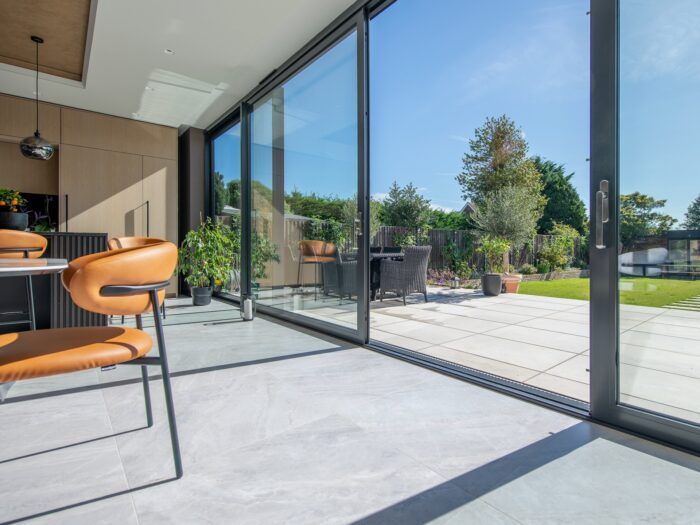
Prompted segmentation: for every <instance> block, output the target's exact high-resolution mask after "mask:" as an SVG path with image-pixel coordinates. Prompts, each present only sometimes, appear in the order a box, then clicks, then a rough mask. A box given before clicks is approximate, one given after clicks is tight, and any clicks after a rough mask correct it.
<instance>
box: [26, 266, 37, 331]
mask: <svg viewBox="0 0 700 525" xmlns="http://www.w3.org/2000/svg"><path fill="white" fill-rule="evenodd" d="M26 282H27V315H28V316H29V326H30V327H31V329H32V330H36V317H35V314H34V290H33V287H32V276H31V275H27V279H26Z"/></svg>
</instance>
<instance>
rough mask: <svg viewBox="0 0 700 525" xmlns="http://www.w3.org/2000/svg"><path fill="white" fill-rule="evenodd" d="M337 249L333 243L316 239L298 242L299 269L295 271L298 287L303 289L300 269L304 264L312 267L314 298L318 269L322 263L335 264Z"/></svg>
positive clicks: (316, 290) (315, 295)
mask: <svg viewBox="0 0 700 525" xmlns="http://www.w3.org/2000/svg"><path fill="white" fill-rule="evenodd" d="M337 252H338V249H337V248H336V246H335V243H332V242H326V241H321V240H316V239H311V240H303V241H299V269H298V271H297V282H298V283H299V286H301V287H302V289H303V288H304V281H303V279H302V277H303V272H302V267H303V265H305V264H313V265H314V281H315V282H314V298H316V297H317V295H318V293H317V292H318V289H317V284H318V267H319V265H321V264H323V263H330V262H335V261H336V257H337ZM321 278H323V273H321Z"/></svg>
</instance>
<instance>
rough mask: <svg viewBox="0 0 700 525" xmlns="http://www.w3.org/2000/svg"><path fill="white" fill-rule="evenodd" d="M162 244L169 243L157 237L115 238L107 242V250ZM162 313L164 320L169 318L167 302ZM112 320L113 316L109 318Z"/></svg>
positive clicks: (162, 306)
mask: <svg viewBox="0 0 700 525" xmlns="http://www.w3.org/2000/svg"><path fill="white" fill-rule="evenodd" d="M161 242H167V241H166V240H164V239H158V238H157V237H113V238H111V239H109V240H108V241H107V248H109V249H110V250H120V249H122V248H139V247H141V246H150V245H152V244H158V243H161ZM160 311H161V312H162V313H163V319H165V318H166V317H167V314H166V312H165V302H163V304H162V305H161V306H160ZM109 318H110V320H111V319H112V316H111V315H110V316H109ZM122 324H124V316H123V315H122Z"/></svg>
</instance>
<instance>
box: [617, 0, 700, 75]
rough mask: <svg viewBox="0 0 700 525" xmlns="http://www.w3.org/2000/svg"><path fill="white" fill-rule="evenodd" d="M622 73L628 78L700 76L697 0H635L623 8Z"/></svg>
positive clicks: (699, 9)
mask: <svg viewBox="0 0 700 525" xmlns="http://www.w3.org/2000/svg"><path fill="white" fill-rule="evenodd" d="M621 18H622V26H621V31H620V33H621V35H620V56H621V62H622V64H621V74H622V76H623V78H624V79H626V80H629V81H639V80H653V79H655V78H658V77H667V76H669V75H679V76H689V77H691V78H700V53H699V52H698V48H700V4H698V3H697V1H696V0H686V1H682V0H677V1H675V2H657V1H652V0H647V1H646V2H635V7H634V10H632V9H629V10H625V9H624V8H623V11H622V15H621Z"/></svg>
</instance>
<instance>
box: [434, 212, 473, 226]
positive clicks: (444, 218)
mask: <svg viewBox="0 0 700 525" xmlns="http://www.w3.org/2000/svg"><path fill="white" fill-rule="evenodd" d="M428 225H429V226H430V227H431V228H433V229H439V230H469V229H471V228H472V226H473V224H472V221H471V220H470V219H469V217H468V216H467V215H466V214H465V213H462V212H461V211H444V210H431V212H430V218H429V219H428Z"/></svg>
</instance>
